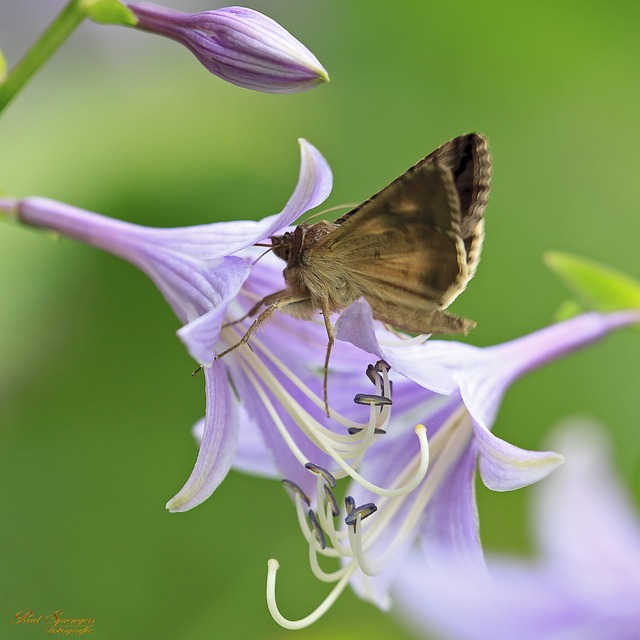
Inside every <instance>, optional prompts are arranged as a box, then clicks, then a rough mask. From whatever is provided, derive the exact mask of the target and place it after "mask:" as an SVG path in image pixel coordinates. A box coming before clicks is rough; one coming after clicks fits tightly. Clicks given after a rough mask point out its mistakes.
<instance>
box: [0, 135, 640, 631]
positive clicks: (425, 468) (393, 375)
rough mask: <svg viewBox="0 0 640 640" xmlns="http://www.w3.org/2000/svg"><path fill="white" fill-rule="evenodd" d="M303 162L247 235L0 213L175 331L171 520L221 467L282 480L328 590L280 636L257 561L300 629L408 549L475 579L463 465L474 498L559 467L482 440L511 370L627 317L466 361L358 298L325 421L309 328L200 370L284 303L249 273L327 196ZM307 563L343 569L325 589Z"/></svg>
mask: <svg viewBox="0 0 640 640" xmlns="http://www.w3.org/2000/svg"><path fill="white" fill-rule="evenodd" d="M301 156H302V162H301V169H300V176H299V179H298V183H297V185H296V188H295V190H294V193H293V195H292V197H291V198H290V200H289V202H288V203H287V205H286V206H285V208H284V209H283V210H282V212H281V213H279V214H277V215H274V216H270V217H267V218H265V219H263V220H261V221H259V222H254V221H238V222H221V223H214V224H210V225H200V226H193V227H183V228H174V229H156V228H149V227H143V226H140V225H134V224H130V223H126V222H122V221H120V220H114V219H111V218H107V217H105V216H101V215H98V214H95V213H90V212H87V211H84V210H81V209H78V208H75V207H71V206H69V205H64V204H61V203H58V202H54V201H51V200H46V199H40V198H26V199H24V200H19V201H16V200H11V199H0V211H4V212H6V213H8V214H10V215H13V216H14V217H15V218H16V219H17V220H18V221H19V222H21V223H23V224H27V225H31V226H34V227H41V228H46V229H51V230H54V231H57V232H58V233H60V234H63V235H66V236H69V237H72V238H75V239H77V240H80V241H83V242H86V243H88V244H91V245H93V246H96V247H99V248H101V249H104V250H106V251H109V252H111V253H113V254H115V255H118V256H120V257H121V258H124V259H125V260H128V261H129V262H131V263H133V264H134V265H136V266H138V267H139V268H140V269H142V270H143V271H144V272H145V273H147V274H148V275H149V276H150V277H151V278H152V279H153V281H154V282H155V284H156V285H157V286H158V288H159V290H160V291H161V292H162V294H163V295H164V296H165V298H166V299H167V300H168V302H169V303H170V304H171V306H172V308H173V310H174V311H175V313H176V314H177V316H178V317H179V319H180V320H181V321H182V322H183V323H184V326H183V327H182V328H181V329H180V330H179V331H178V335H179V337H180V339H181V340H182V341H183V342H184V343H185V345H186V346H187V349H188V350H189V352H190V354H191V355H192V356H193V357H194V358H195V359H196V360H197V362H198V363H200V365H201V366H202V367H204V377H205V381H206V397H207V409H206V415H205V419H204V422H203V423H202V424H201V425H200V427H201V431H202V435H201V445H200V450H199V453H198V457H197V460H196V464H195V467H194V469H193V472H192V474H191V476H190V478H189V479H188V480H187V482H186V484H185V486H184V487H183V488H182V490H181V491H180V492H179V493H178V494H177V495H176V496H175V497H174V498H173V499H172V500H170V501H169V503H168V505H167V506H168V508H169V509H171V510H173V511H184V510H186V509H190V508H192V507H194V506H195V505H197V504H199V503H200V502H202V501H203V500H205V499H206V498H207V497H208V496H209V495H210V494H211V493H212V492H213V491H214V489H215V488H216V487H217V486H218V485H219V483H220V482H221V481H222V479H223V478H224V477H225V475H226V473H227V472H228V470H229V468H230V467H231V465H232V464H234V463H235V464H236V466H237V467H238V468H241V469H243V470H245V471H255V472H257V473H262V474H265V475H274V474H276V475H278V476H279V477H281V478H282V477H284V478H286V479H287V486H288V487H289V488H290V489H291V490H292V491H293V494H294V496H295V497H294V499H295V502H296V505H297V506H298V508H299V511H300V522H301V525H302V527H303V532H304V533H305V535H306V536H307V539H308V541H309V550H310V559H311V562H312V567H313V571H314V573H315V574H316V575H317V576H318V577H320V578H321V579H322V580H325V581H328V582H331V581H334V582H336V583H337V586H336V587H335V588H334V590H333V591H332V593H331V595H330V596H329V598H328V600H327V601H326V603H325V604H324V605H322V606H321V607H320V608H319V609H318V610H317V611H316V612H315V613H314V614H312V615H311V616H310V617H308V618H307V619H305V620H302V621H297V622H290V621H287V620H286V619H285V618H283V617H282V616H280V614H279V612H278V610H277V605H276V601H275V562H272V563H271V569H270V577H269V581H268V584H269V587H268V588H269V596H268V600H269V606H270V609H271V611H272V613H273V615H274V617H275V618H276V619H277V620H278V621H279V622H280V623H281V624H283V625H285V626H290V627H295V626H303V625H304V624H308V623H310V622H312V621H313V620H314V619H315V618H316V617H317V616H318V615H319V614H320V613H322V612H323V611H324V610H325V609H326V608H327V606H328V605H329V604H330V603H331V602H332V600H333V599H335V598H336V597H337V596H338V594H339V593H340V591H341V590H342V589H344V587H345V586H346V585H347V584H349V583H351V584H352V585H353V586H354V587H355V588H356V589H357V590H358V592H359V593H360V594H362V595H363V596H365V597H368V598H369V599H371V600H373V601H375V602H377V603H378V604H380V605H381V606H385V605H386V604H388V602H387V600H388V598H387V591H388V589H387V584H388V583H389V581H390V580H391V579H392V578H393V576H394V569H395V568H396V567H397V566H399V559H400V558H401V556H402V554H403V553H404V552H405V551H406V548H407V545H408V543H409V542H410V541H411V540H412V539H413V538H415V536H416V535H417V534H420V536H421V537H422V539H423V540H424V541H425V544H426V545H427V547H429V546H431V545H432V544H433V546H437V547H438V548H443V547H446V548H447V549H448V552H449V553H450V557H452V558H455V561H456V562H458V563H459V564H460V565H461V566H464V567H465V568H466V567H468V566H469V565H473V566H476V567H480V568H482V554H481V549H480V545H479V540H478V534H477V516H476V510H475V500H474V494H473V478H474V474H475V464H476V459H479V468H480V474H481V477H482V479H483V481H484V482H485V484H486V485H487V486H489V487H490V488H492V489H496V490H499V491H504V490H509V489H514V488H517V487H521V486H525V485H527V484H530V483H531V482H535V481H536V480H539V479H541V478H543V477H544V476H546V475H547V474H548V473H549V472H550V471H551V470H552V469H554V468H555V467H556V466H557V465H558V464H560V462H561V461H562V457H561V456H559V455H558V454H555V453H551V452H529V451H524V450H522V449H519V448H517V447H515V446H513V445H510V444H508V443H506V442H504V441H503V440H500V439H499V438H497V437H496V436H494V435H493V434H492V433H491V431H490V429H491V426H492V424H493V420H494V418H495V414H496V412H497V410H498V405H499V403H500V399H501V397H502V394H503V393H504V392H505V390H506V389H507V387H508V385H509V384H510V383H511V382H512V381H513V380H514V379H515V378H517V377H518V376H519V375H521V374H523V373H525V372H526V371H528V370H530V369H533V368H535V367H537V366H540V365H542V364H544V363H546V362H549V361H551V360H553V359H554V358H556V357H560V356H561V355H564V354H565V353H567V352H569V351H571V350H573V349H576V348H578V347H580V346H583V345H586V344H588V343H590V342H592V341H594V340H596V339H598V338H600V337H601V336H603V335H604V334H605V333H607V332H608V331H609V330H611V329H614V328H617V327H619V326H622V325H624V324H628V323H630V322H635V321H638V319H639V315H638V314H635V313H632V312H627V313H619V314H611V315H598V314H589V315H584V316H580V317H578V318H575V319H573V320H571V321H569V322H567V323H564V324H559V325H555V326H553V327H550V328H548V329H545V330H543V331H540V332H537V333H535V334H532V335H531V336H527V337H524V338H521V339H520V340H516V341H513V342H511V343H507V344H505V345H498V346H496V347H491V348H485V349H479V348H475V347H471V346H468V345H464V344H459V343H455V342H440V341H429V342H427V343H425V338H424V336H422V337H418V338H412V339H408V338H402V337H399V336H397V335H396V334H395V333H392V332H390V331H389V330H387V329H385V328H384V327H383V326H381V325H380V324H379V323H374V322H373V320H372V316H371V310H370V308H369V307H368V305H367V303H366V302H365V301H364V300H360V301H357V302H356V303H354V304H353V305H351V307H349V308H348V309H347V310H345V311H344V312H343V314H342V316H341V317H340V319H339V321H338V324H337V336H338V339H339V341H338V343H337V344H336V346H335V347H334V352H333V354H332V359H331V368H330V372H329V389H328V391H329V393H328V397H329V404H330V412H329V413H330V418H328V417H327V416H326V415H325V412H324V402H323V399H322V377H323V376H322V368H323V363H324V358H325V352H326V346H327V334H326V329H325V326H324V323H323V322H322V321H321V320H320V319H319V320H318V322H317V323H315V322H311V321H302V320H296V319H294V318H291V317H289V316H287V315H285V314H283V313H276V314H275V315H274V316H273V318H272V319H271V321H270V322H269V323H268V325H266V326H265V327H263V328H262V329H261V331H260V332H259V333H257V334H256V335H255V336H253V337H252V339H251V344H250V346H249V345H244V346H242V347H240V348H238V349H236V350H234V351H231V352H229V353H228V354H227V355H226V356H225V357H224V358H222V359H217V360H216V359H215V358H216V354H220V353H223V352H225V351H226V350H227V349H228V348H229V347H231V346H234V345H235V344H237V342H238V341H239V340H240V338H242V336H243V335H244V333H245V332H246V330H247V328H248V326H249V324H250V323H251V321H252V318H247V317H245V316H246V313H247V312H248V310H249V309H251V308H252V307H254V305H255V303H256V302H257V301H259V300H262V299H263V298H264V297H265V296H266V295H268V294H271V293H273V292H275V291H279V290H281V289H282V288H283V285H284V283H283V276H282V269H283V267H284V263H282V262H281V261H279V260H278V259H277V258H275V256H274V255H273V254H272V253H267V254H266V255H264V256H262V257H260V256H261V252H262V251H264V250H263V249H261V248H258V247H255V246H254V245H255V244H257V243H262V242H263V241H264V240H266V239H268V238H269V237H270V236H272V235H274V234H278V233H279V232H281V231H282V230H283V228H284V227H286V226H287V225H290V224H291V223H292V222H293V221H294V220H295V219H296V218H298V217H299V216H300V215H301V214H303V213H304V212H306V211H307V210H309V209H311V208H312V207H315V206H317V205H318V204H320V203H321V202H322V201H324V199H325V198H326V197H327V196H328V194H329V191H330V189H331V184H332V177H331V172H330V170H329V167H328V166H327V164H326V162H325V161H324V159H323V158H322V156H321V155H320V154H319V153H318V151H317V150H316V149H315V148H314V147H312V146H311V145H309V144H308V143H306V142H304V141H303V142H302V143H301ZM259 257H260V259H259V260H258V258H259ZM334 320H336V318H334ZM372 355H373V356H374V358H372V357H371V356H372ZM376 359H379V362H377V363H376V364H375V365H370V364H369V363H370V362H371V360H376ZM392 382H393V384H392ZM371 383H373V384H374V385H375V386H374V387H373V389H372V388H371ZM354 400H355V403H354ZM362 405H364V406H362ZM423 425H424V426H423ZM347 477H348V478H350V479H351V486H350V489H349V496H350V497H349V498H348V499H347V500H346V503H345V509H344V510H343V517H346V525H345V526H343V527H342V528H341V527H340V526H339V525H338V526H336V525H335V523H336V522H337V521H336V520H335V516H334V514H335V513H336V512H337V510H338V509H339V507H338V504H337V501H336V500H335V493H334V491H333V486H332V485H333V484H335V480H340V479H343V478H347ZM312 494H313V495H315V496H316V497H314V498H313V499H309V498H308V496H309V495H312ZM305 503H308V506H306V507H305V506H303V505H304V504H305ZM345 513H346V516H345ZM305 518H308V520H305ZM365 518H366V519H365ZM307 522H309V524H307ZM317 554H323V555H329V556H331V557H334V558H337V559H341V561H342V562H343V565H342V567H341V568H339V569H337V570H336V571H334V572H330V573H326V572H325V571H324V570H323V569H321V568H320V567H319V565H318V564H317V557H316V556H317ZM376 575H377V577H374V576H376Z"/></svg>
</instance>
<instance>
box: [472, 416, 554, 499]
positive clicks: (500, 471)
mask: <svg viewBox="0 0 640 640" xmlns="http://www.w3.org/2000/svg"><path fill="white" fill-rule="evenodd" d="M473 428H474V432H475V436H476V442H477V446H478V450H479V452H480V463H479V469H480V477H481V478H482V482H484V484H485V486H486V487H488V488H489V489H491V490H492V491H513V490H515V489H521V488H522V487H526V486H528V485H530V484H533V483H535V482H538V481H539V480H542V479H543V478H546V476H548V475H549V474H550V473H551V472H552V471H553V470H554V469H557V468H558V467H559V466H560V465H561V464H562V463H563V462H564V457H563V456H561V455H560V454H559V453H555V452H553V451H527V450H526V449H520V448H519V447H516V446H514V445H512V444H509V443H508V442H505V441H504V440H502V439H500V438H497V437H496V436H494V435H493V434H492V433H491V432H490V431H489V430H488V429H487V428H486V427H484V426H482V425H481V424H479V423H477V422H476V421H475V420H474V425H473Z"/></svg>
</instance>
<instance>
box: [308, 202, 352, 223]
mask: <svg viewBox="0 0 640 640" xmlns="http://www.w3.org/2000/svg"><path fill="white" fill-rule="evenodd" d="M357 206H358V205H357V204H349V203H346V204H338V205H336V206H335V207H330V208H329V209H323V210H322V211H318V212H317V213H313V214H311V215H310V216H309V217H308V218H305V220H304V222H305V223H307V222H309V220H313V219H315V218H318V217H320V216H323V215H325V214H327V213H331V212H332V211H339V210H340V209H354V208H355V207H357Z"/></svg>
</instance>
